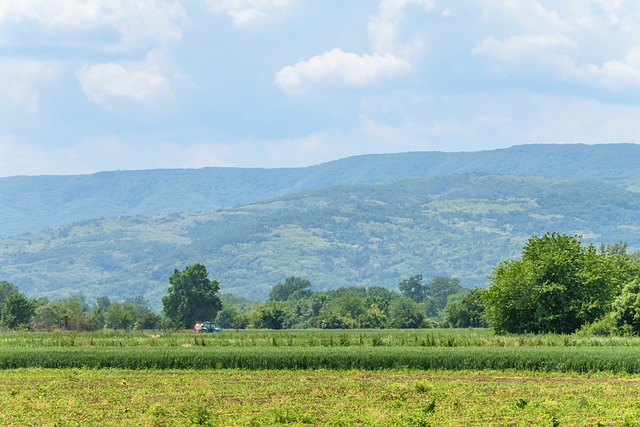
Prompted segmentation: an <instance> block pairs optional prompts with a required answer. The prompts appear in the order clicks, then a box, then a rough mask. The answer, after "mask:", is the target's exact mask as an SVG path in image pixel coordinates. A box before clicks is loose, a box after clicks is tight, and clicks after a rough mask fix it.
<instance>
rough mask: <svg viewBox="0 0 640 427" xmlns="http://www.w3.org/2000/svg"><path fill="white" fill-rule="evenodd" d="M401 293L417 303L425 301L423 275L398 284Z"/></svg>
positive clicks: (417, 275)
mask: <svg viewBox="0 0 640 427" xmlns="http://www.w3.org/2000/svg"><path fill="white" fill-rule="evenodd" d="M398 289H399V290H400V293H401V294H402V295H404V296H405V297H407V298H411V299H412V300H414V301H415V302H421V301H422V300H423V299H424V286H423V285H422V275H421V274H416V275H415V276H411V277H409V278H408V279H405V280H403V281H402V282H400V283H399V284H398Z"/></svg>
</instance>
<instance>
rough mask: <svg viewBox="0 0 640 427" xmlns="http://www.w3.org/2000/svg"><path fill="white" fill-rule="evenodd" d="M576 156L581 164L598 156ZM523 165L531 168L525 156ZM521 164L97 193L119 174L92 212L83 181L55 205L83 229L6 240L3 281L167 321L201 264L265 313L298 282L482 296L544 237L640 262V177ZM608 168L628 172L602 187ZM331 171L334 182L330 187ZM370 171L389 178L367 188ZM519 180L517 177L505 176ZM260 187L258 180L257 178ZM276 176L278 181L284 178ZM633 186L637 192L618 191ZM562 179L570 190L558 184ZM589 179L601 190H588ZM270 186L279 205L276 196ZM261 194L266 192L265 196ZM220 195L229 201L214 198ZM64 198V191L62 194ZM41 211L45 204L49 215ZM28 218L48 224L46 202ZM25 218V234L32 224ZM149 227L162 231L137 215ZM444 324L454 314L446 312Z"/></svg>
mask: <svg viewBox="0 0 640 427" xmlns="http://www.w3.org/2000/svg"><path fill="white" fill-rule="evenodd" d="M573 148H574V149H575V150H576V152H583V150H591V149H592V148H584V147H573ZM607 148H608V149H611V150H615V149H614V148H612V147H607ZM618 148H619V147H618ZM539 149H540V150H542V151H543V152H547V150H548V148H544V149H543V147H539ZM553 150H555V148H553ZM594 150H595V149H594ZM634 150H635V148H634ZM516 151H517V152H518V154H517V155H516V154H513V153H515V152H516ZM516 151H512V152H511V153H512V155H513V156H515V157H514V159H515V158H519V156H521V155H524V153H525V152H526V153H527V155H528V156H529V157H528V158H527V161H526V162H524V161H523V159H522V158H520V161H519V164H518V165H511V164H509V165H508V166H507V164H508V163H498V162H493V161H490V162H489V163H488V164H486V163H484V160H486V159H487V158H493V156H498V153H493V154H491V155H489V154H488V153H487V157H484V155H482V156H481V155H480V154H479V153H474V154H473V155H470V156H471V157H476V158H478V157H482V158H483V161H482V162H479V161H475V162H474V161H470V160H469V161H467V160H464V163H465V164H466V165H467V167H461V165H456V166H455V167H453V168H449V169H446V168H441V167H440V165H439V163H437V162H435V163H430V160H429V161H428V162H427V163H424V164H422V163H417V162H415V161H414V160H411V159H412V158H413V156H409V155H407V156H406V157H405V156H401V157H402V158H404V159H405V160H406V161H411V162H412V164H413V167H412V168H409V169H405V168H404V167H398V170H397V171H396V170H393V168H391V167H389V166H388V165H386V163H385V162H387V161H391V162H392V163H395V162H397V161H398V159H399V158H400V157H394V156H389V157H388V158H387V160H383V157H387V156H383V157H381V158H378V159H376V160H375V163H376V168H372V167H371V163H370V161H372V160H374V159H373V158H367V159H360V160H359V161H355V160H353V159H351V160H349V161H344V162H340V163H336V164H333V165H331V167H329V165H325V166H324V167H322V168H313V169H311V170H307V169H304V170H298V171H288V172H291V173H292V175H291V177H287V175H288V173H285V172H287V171H278V172H275V171H261V172H258V171H251V172H250V171H217V172H215V173H213V172H211V171H209V172H211V173H208V172H206V171H203V172H202V173H201V174H196V175H198V176H199V181H197V182H193V181H183V182H182V183H181V184H180V180H181V178H180V177H181V176H182V174H183V172H184V174H185V175H188V173H187V172H186V171H179V172H176V173H173V172H171V173H167V175H166V176H165V177H163V174H162V173H161V172H158V171H156V172H154V173H151V172H149V173H147V174H145V173H141V174H140V176H138V174H137V173H133V172H131V173H127V176H128V179H131V180H132V181H131V182H132V183H135V185H134V188H133V189H132V192H133V193H134V194H136V193H137V194H139V195H138V196H135V195H131V194H130V192H128V191H125V190H124V188H128V187H127V186H128V185H129V183H128V181H127V180H125V179H122V178H119V179H118V180H116V181H117V184H118V185H121V187H118V186H116V185H115V184H113V183H112V184H109V185H108V187H109V189H110V190H109V191H105V192H104V193H102V192H100V193H99V194H96V193H95V192H94V191H92V189H98V188H99V189H101V190H102V189H103V188H102V187H101V184H103V183H104V184H105V185H106V182H107V181H110V180H111V178H113V177H114V176H116V175H118V174H115V173H114V174H113V175H112V174H101V175H98V176H92V177H87V178H90V179H88V182H91V184H90V185H88V186H82V185H81V186H80V188H81V189H82V190H81V191H80V192H81V193H83V194H81V195H79V197H78V199H76V198H74V196H73V194H74V191H72V188H75V187H74V185H75V184H74V185H72V184H71V182H70V181H76V179H75V178H74V179H69V180H63V181H65V182H64V183H61V187H60V188H65V189H66V190H65V191H63V190H60V191H62V193H60V194H58V196H54V195H51V197H52V198H53V199H56V197H62V195H61V194H64V195H66V196H68V197H70V198H71V199H72V200H66V202H67V204H65V206H64V207H63V208H61V209H63V210H66V212H65V214H64V215H61V216H60V217H59V218H58V219H56V221H57V222H56V224H59V223H60V222H66V221H73V224H69V225H66V226H64V227H62V228H55V225H56V224H49V225H48V231H42V232H39V233H37V234H30V235H16V236H15V237H13V238H10V239H5V240H2V241H1V243H2V247H1V249H0V265H5V266H11V268H6V269H3V278H4V279H6V280H9V281H11V282H13V283H15V284H18V285H19V286H20V289H21V290H22V291H23V292H25V294H28V295H39V296H48V297H50V298H52V299H57V298H59V297H60V296H61V295H68V294H72V293H73V292H78V291H82V292H83V293H84V294H85V295H86V296H87V297H88V298H89V299H90V300H93V299H95V298H97V297H99V296H102V295H108V296H110V297H111V298H112V299H114V300H121V299H123V298H127V297H129V296H133V295H144V296H145V297H146V298H147V299H148V300H149V301H150V304H151V306H152V307H153V309H154V310H155V311H160V310H161V309H162V304H161V302H160V300H161V296H162V295H163V294H164V293H165V291H166V281H167V279H168V276H169V275H170V274H171V272H172V271H173V270H174V269H175V268H183V266H185V265H191V264H193V263H195V262H202V263H203V264H205V265H207V266H215V267H214V268H215V269H214V270H211V274H212V276H214V277H216V278H217V279H218V280H219V281H220V283H221V284H222V286H223V291H226V292H233V293H236V294H238V295H242V296H244V297H246V298H249V299H256V300H265V299H266V298H267V297H268V295H269V292H270V290H271V286H272V285H273V284H274V283H278V281H281V280H282V279H283V278H284V277H287V276H290V275H292V274H295V275H300V274H304V277H305V278H307V279H308V280H310V281H312V282H313V283H314V286H315V287H316V288H317V289H335V288H338V287H343V286H366V287H372V286H384V287H386V288H395V287H396V286H397V284H398V283H399V282H401V281H402V280H404V279H406V278H407V277H410V276H411V275H414V274H415V272H420V273H422V274H424V276H425V277H433V276H435V275H445V276H451V277H453V276H455V277H459V278H460V280H461V282H462V284H463V285H464V286H465V287H473V286H479V287H482V286H485V285H486V278H487V276H488V275H490V274H491V271H492V269H493V268H494V267H495V266H496V265H497V264H498V263H499V262H500V261H501V260H504V259H512V258H514V257H515V256H517V255H518V253H519V252H520V250H521V248H522V246H523V244H524V243H525V242H526V241H527V239H528V238H529V237H530V236H531V235H532V234H537V235H541V234H543V233H545V232H546V231H548V230H558V231H560V232H562V233H566V234H569V235H573V234H583V235H584V236H598V237H597V239H598V242H594V243H599V242H600V241H603V240H604V241H609V242H615V241H618V240H621V239H626V240H628V242H629V245H628V248H629V249H635V250H637V249H638V248H640V237H638V236H636V233H633V232H629V230H635V229H637V228H638V227H640V217H638V215H637V212H638V211H639V210H640V199H639V198H638V197H637V193H635V192H633V191H629V190H628V188H629V187H633V188H640V186H639V185H638V183H637V182H638V179H637V177H636V178H633V177H632V176H628V174H632V175H633V174H636V175H637V172H633V173H631V172H629V171H616V172H613V171H611V170H610V168H611V165H612V164H614V163H611V162H606V165H603V164H600V165H599V167H600V169H599V170H598V169H597V168H584V169H582V170H580V171H575V170H574V171H573V172H574V174H573V175H568V174H567V173H566V172H565V171H561V170H560V169H561V168H557V167H551V166H549V167H551V168H552V169H554V170H555V172H554V175H553V176H550V175H545V172H544V171H545V170H548V169H547V168H546V167H542V166H541V165H539V166H540V167H538V168H530V167H529V163H528V162H529V160H530V159H531V158H533V157H536V156H532V153H535V152H537V150H536V149H534V148H531V147H529V149H528V150H524V149H523V150H516ZM598 152H599V153H601V154H603V153H605V152H607V151H606V150H604V149H603V150H602V151H598ZM563 153H564V152H563ZM564 154H566V153H564ZM504 155H506V153H502V154H500V157H502V156H504ZM418 157H420V158H422V161H427V159H429V158H430V157H429V155H426V154H421V155H419V156H418ZM454 157H457V158H458V159H459V160H460V158H459V157H458V156H454ZM510 157H511V155H509V156H507V158H510ZM391 158H393V160H391ZM537 158H538V157H536V159H537ZM540 158H547V159H548V158H549V157H547V156H544V155H543V156H540ZM592 160H593V161H594V162H597V161H598V160H596V159H592ZM620 160H621V161H623V162H626V161H628V159H627V158H625V159H620ZM460 161H462V160H460ZM352 162H353V163H352ZM589 163H590V162H589ZM426 164H430V165H431V168H427V167H426V166H425V165H426ZM554 164H555V162H554ZM563 164H564V165H565V166H566V165H567V163H566V162H565V163H563ZM571 164H572V165H573V164H574V163H571ZM489 165H493V166H495V167H498V165H500V166H499V167H500V169H499V172H500V175H492V174H491V173H492V172H495V171H496V170H497V169H496V170H492V169H491V167H490V166H489ZM396 166H398V165H397V164H396ZM340 167H347V168H349V167H353V169H346V170H340V169H339V168H340ZM360 168H363V169H360ZM478 168H480V169H481V170H478ZM505 168H507V169H505ZM511 168H513V170H511ZM603 168H609V171H610V172H612V173H602V169H603ZM358 169H360V171H359V172H357V170H358ZM638 169H640V168H638ZM323 170H324V172H323ZM329 170H330V171H331V172H332V173H333V175H331V176H329V175H326V174H327V173H328V171H329ZM363 170H365V171H368V172H371V171H375V173H372V174H371V175H367V174H364V173H363V172H362V171H363ZM508 170H511V172H513V173H514V175H505V174H506V173H509V172H508ZM382 171H384V172H382ZM451 171H455V172H456V174H451ZM223 172H228V176H225V174H224V173H223ZM244 172H246V173H247V175H246V176H247V177H248V178H247V181H244V178H241V176H242V174H243V173H244ZM271 172H273V173H274V174H275V175H277V178H271V177H268V175H270V173H271ZM522 172H529V173H531V174H532V175H536V176H526V175H522V174H521V173H522ZM620 174H622V175H625V177H626V178H628V179H629V181H625V182H614V181H610V180H608V179H609V178H611V177H612V176H620ZM293 175H295V180H294V179H293ZM560 175H561V176H562V178H563V180H558V179H557V177H558V176H560ZM143 176H144V178H143ZM150 176H154V177H155V180H153V179H151V178H150ZM541 176H546V178H543V177H541ZM390 177H393V179H391V178H390ZM580 177H583V178H585V181H581V180H578V179H581V178H580ZM347 178H348V179H347ZM78 180H80V178H78ZM166 180H168V181H169V182H171V185H168V184H167V183H166V182H165V181H166ZM256 180H257V181H256ZM279 180H282V183H281V182H279ZM604 180H607V181H604ZM35 181H38V180H35ZM160 182H162V183H164V184H165V185H159V184H158V183H160ZM266 182H269V184H270V185H275V187H274V188H279V190H271V189H270V188H265V187H266V184H265V183H266ZM1 183H2V180H0V184H1ZM230 183H231V184H233V185H232V186H231V185H229V184H230ZM251 183H257V184H256V185H258V186H259V187H260V189H261V190H264V191H262V192H260V193H259V194H258V196H256V195H255V194H254V195H253V196H251V194H250V193H251V190H250V188H249V187H251V185H250V184H251ZM236 184H237V185H236ZM263 184H264V186H263ZM336 184H344V185H340V186H335V185H336ZM356 184H357V185H356ZM189 185H193V187H189ZM307 185H308V186H307ZM217 186H223V187H224V188H225V190H224V191H221V192H216V191H213V190H211V189H212V188H216V187H217ZM165 187H166V188H173V190H172V191H170V190H167V189H166V188H165ZM49 188H54V189H55V191H57V190H58V188H59V187H56V186H51V187H49ZM218 188H219V187H218ZM238 188H245V190H244V191H245V192H246V193H243V194H242V198H243V199H244V200H245V203H246V204H244V205H240V204H241V203H243V202H242V201H241V200H239V199H233V195H229V193H230V192H235V191H239V190H238ZM116 190H117V191H118V192H117V193H116ZM241 192H242V191H241ZM102 194H107V195H110V196H112V199H111V201H110V202H109V203H107V202H106V201H105V200H103V201H102V205H100V204H99V203H93V200H94V199H93V198H92V199H91V200H92V203H86V199H84V197H94V198H95V197H98V196H102ZM223 194H226V195H227V196H228V197H227V196H224V197H222V195H223ZM23 197H24V196H23ZM217 197H220V198H224V199H225V201H233V203H231V204H229V205H227V204H224V206H223V205H217V206H216V207H211V205H213V204H216V203H214V202H212V201H211V200H214V199H215V198H217ZM275 197H277V199H274V198H275ZM34 198H35V199H37V201H38V203H41V200H44V199H40V198H38V197H35V196H34ZM185 199H187V200H185ZM232 199H233V200H232ZM267 199H268V200H267ZM73 200H75V201H76V202H77V203H78V204H76V203H73ZM81 200H84V202H83V203H81V202H80V201H81ZM114 200H115V201H114ZM265 200H267V201H265ZM31 201H33V200H31ZM182 202H184V203H182ZM205 202H206V203H205ZM208 203H210V204H211V205H209V204H208ZM174 204H175V205H174ZM51 205H52V203H47V204H46V208H47V209H46V210H44V211H41V212H45V214H42V216H43V217H45V218H39V221H35V222H34V223H35V224H38V225H39V224H45V223H47V221H49V220H50V219H49V218H46V216H47V215H49V214H51V213H52V212H53V211H54V208H53V207H52V206H51ZM154 205H155V206H156V207H158V206H159V205H162V206H161V207H162V209H161V210H157V211H156V212H155V213H160V212H176V211H181V212H185V211H186V212H187V213H180V214H178V213H173V214H159V215H156V216H153V214H154V212H153V210H154V209H155V208H154ZM172 205H173V207H172ZM231 205H232V206H234V207H229V206H231ZM0 206H2V204H0ZM7 206H9V205H7ZM26 206H27V207H28V209H31V210H33V211H34V212H35V211H37V209H33V203H26ZM86 206H90V207H91V208H96V210H97V212H99V217H100V218H103V219H100V220H91V221H89V222H81V221H80V220H81V219H87V218H79V217H78V216H76V211H80V210H81V209H80V207H86ZM176 206H177V207H176ZM190 206H191V207H193V206H197V211H198V212H201V213H189V212H193V211H191V210H190V208H189V207H190ZM207 206H209V207H207ZM223 207H224V209H223V210H217V209H221V208H223ZM16 210H17V211H19V214H18V215H19V216H20V219H21V220H23V219H24V217H25V216H27V215H28V214H30V212H31V211H29V212H27V211H26V210H24V209H23V210H22V211H21V210H20V209H16ZM69 210H71V211H73V212H70V211H69ZM121 210H124V211H125V212H122V211H121ZM55 214H56V215H57V214H58V211H55ZM138 214H141V215H148V216H135V215H138ZM78 215H79V214H78ZM2 218H3V219H5V218H6V217H5V216H4V215H3V216H2ZM22 223H26V221H23V222H22ZM589 239H591V237H589ZM424 285H426V284H424ZM442 301H443V299H440V302H442ZM441 306H442V304H440V303H438V307H441ZM438 310H441V308H435V309H434V312H436V313H437V311H438ZM425 314H427V313H425ZM428 315H429V316H431V315H432V313H429V314H428Z"/></svg>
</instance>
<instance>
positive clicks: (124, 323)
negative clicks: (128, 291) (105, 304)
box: [104, 302, 138, 330]
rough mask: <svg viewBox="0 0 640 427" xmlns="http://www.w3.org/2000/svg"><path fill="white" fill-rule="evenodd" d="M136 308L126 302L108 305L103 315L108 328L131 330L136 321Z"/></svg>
mask: <svg viewBox="0 0 640 427" xmlns="http://www.w3.org/2000/svg"><path fill="white" fill-rule="evenodd" d="M137 317H138V316H137V311H136V307H135V306H134V305H133V304H131V303H128V302H114V303H112V304H110V305H109V308H108V309H107V312H106V313H105V315H104V320H105V322H106V326H107V327H108V328H113V329H124V330H128V329H131V328H133V325H134V324H135V323H136V320H137Z"/></svg>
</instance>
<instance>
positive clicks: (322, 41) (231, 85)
mask: <svg viewBox="0 0 640 427" xmlns="http://www.w3.org/2000/svg"><path fill="white" fill-rule="evenodd" d="M639 95H640V3H639V2H637V1H636V0H563V1H557V0H514V1H506V0H457V1H456V0H351V1H344V0H341V1H337V0H322V1H317V0H135V1H132V0H55V1H51V0H3V1H2V2H0V176H11V175H25V174H26V175H39V174H78V173H91V172H95V171H100V170H117V169H150V168H174V167H176V168H184V167H190V168H195V167H204V166H237V167H284V166H306V165H311V164H317V163H321V162H325V161H329V160H333V159H337V158H342V157H346V156H351V155H357V154H364V153H385V152H405V151H429V150H438V151H476V150H486V149H495V148H502V147H508V146H512V145H517V144H523V143H575V142H581V143H610V142H634V143H636V142H640V141H639V139H640V96H639Z"/></svg>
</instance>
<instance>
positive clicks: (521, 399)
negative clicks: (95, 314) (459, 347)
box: [0, 369, 640, 426]
mask: <svg viewBox="0 0 640 427" xmlns="http://www.w3.org/2000/svg"><path fill="white" fill-rule="evenodd" d="M0 383H1V384H2V388H1V389H0V399H1V401H2V408H0V425H3V426H26V425H41V426H66V425H80V426H90V425H104V426H194V425H203V426H204V425H216V426H217V425H219V426H257V425H297V426H301V425H328V426H331V425H333V426H352V425H367V426H429V425H432V426H463V425H464V426H480V425H481V426H506V425H509V426H597V425H606V426H618V425H620V426H622V425H626V426H630V425H636V424H634V422H635V421H636V420H638V418H639V417H640V407H639V403H640V398H639V397H638V391H639V390H640V378H638V377H631V376H618V377H612V376H608V375H597V376H586V375H575V374H572V375H567V374H544V375H542V374H535V373H529V374H525V373H518V372H514V371H492V372H477V371H465V372H452V371H443V372H431V371H430V372H424V371H412V370H406V371H398V370H395V371H387V372H377V373H372V372H370V371H360V370H351V371H339V372H337V371H331V370H326V371H325V370H320V371H269V370H268V371H244V370H215V371H214V370H204V371H192V370H180V371H173V370H163V371H156V370H151V371H128V370H118V369H112V370H84V369H46V370H43V369H17V370H4V371H0Z"/></svg>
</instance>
